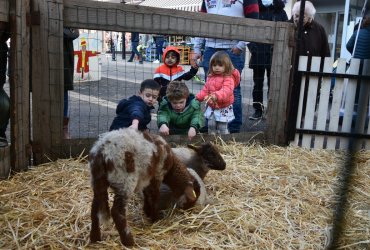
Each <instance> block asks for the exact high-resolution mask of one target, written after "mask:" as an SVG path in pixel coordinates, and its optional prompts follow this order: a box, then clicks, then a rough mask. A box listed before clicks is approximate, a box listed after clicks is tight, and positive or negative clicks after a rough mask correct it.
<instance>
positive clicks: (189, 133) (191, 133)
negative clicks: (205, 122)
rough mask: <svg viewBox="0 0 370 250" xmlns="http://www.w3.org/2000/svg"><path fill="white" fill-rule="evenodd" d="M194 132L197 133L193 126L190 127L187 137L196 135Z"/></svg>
mask: <svg viewBox="0 0 370 250" xmlns="http://www.w3.org/2000/svg"><path fill="white" fill-rule="evenodd" d="M196 134H197V131H196V130H195V128H193V127H190V128H189V131H188V139H189V140H191V139H193V137H194V136H196Z"/></svg>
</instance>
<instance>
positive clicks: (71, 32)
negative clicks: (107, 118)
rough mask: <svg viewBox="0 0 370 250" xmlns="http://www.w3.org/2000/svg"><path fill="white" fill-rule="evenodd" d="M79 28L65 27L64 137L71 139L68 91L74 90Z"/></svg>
mask: <svg viewBox="0 0 370 250" xmlns="http://www.w3.org/2000/svg"><path fill="white" fill-rule="evenodd" d="M79 35H80V32H79V30H78V29H71V28H64V29H63V54H64V55H63V60H64V109H63V134H64V136H63V137H64V139H69V138H70V134H69V130H68V124H69V115H68V103H69V100H68V91H70V90H73V75H74V66H75V62H74V48H73V40H75V39H76V38H77V37H79Z"/></svg>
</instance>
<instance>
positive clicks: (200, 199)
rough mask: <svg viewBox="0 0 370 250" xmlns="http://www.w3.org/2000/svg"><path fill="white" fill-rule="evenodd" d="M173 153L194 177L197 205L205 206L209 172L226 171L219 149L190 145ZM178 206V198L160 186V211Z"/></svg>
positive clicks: (165, 186)
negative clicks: (206, 182) (206, 183)
mask: <svg viewBox="0 0 370 250" xmlns="http://www.w3.org/2000/svg"><path fill="white" fill-rule="evenodd" d="M172 151H173V152H174V153H175V154H176V156H177V157H178V158H179V160H181V161H182V162H183V163H184V164H185V165H186V167H187V169H188V171H189V173H190V174H191V175H192V176H193V177H194V182H193V186H194V190H195V193H196V196H197V202H196V203H197V204H199V205H205V204H206V203H207V202H208V200H207V193H206V188H205V184H204V181H203V180H204V178H205V177H206V175H207V173H208V172H209V170H211V169H214V170H224V169H225V168H226V162H225V161H224V159H223V158H222V156H221V154H220V152H219V150H218V148H217V147H216V146H215V145H213V144H212V143H210V142H207V143H204V144H202V145H200V146H194V145H188V147H187V148H183V147H180V148H172ZM175 204H176V197H175V196H174V194H173V193H172V191H171V189H170V188H169V187H168V186H167V185H165V184H163V183H162V184H161V186H160V198H159V200H158V207H159V209H160V210H165V209H168V208H171V207H173V206H174V205H175Z"/></svg>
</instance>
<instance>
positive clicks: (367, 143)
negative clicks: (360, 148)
mask: <svg viewBox="0 0 370 250" xmlns="http://www.w3.org/2000/svg"><path fill="white" fill-rule="evenodd" d="M368 84H370V83H369V82H368ZM367 101H368V103H370V96H369V100H367ZM368 108H369V110H368V112H369V113H368V122H367V131H366V134H368V135H370V106H369V107H368ZM365 149H366V150H370V140H369V139H368V140H365Z"/></svg>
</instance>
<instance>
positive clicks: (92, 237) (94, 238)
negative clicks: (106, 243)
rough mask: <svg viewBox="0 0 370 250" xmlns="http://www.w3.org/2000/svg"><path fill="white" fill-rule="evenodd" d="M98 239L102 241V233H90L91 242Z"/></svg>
mask: <svg viewBox="0 0 370 250" xmlns="http://www.w3.org/2000/svg"><path fill="white" fill-rule="evenodd" d="M97 241H101V236H100V234H96V233H90V242H91V243H96V242H97Z"/></svg>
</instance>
